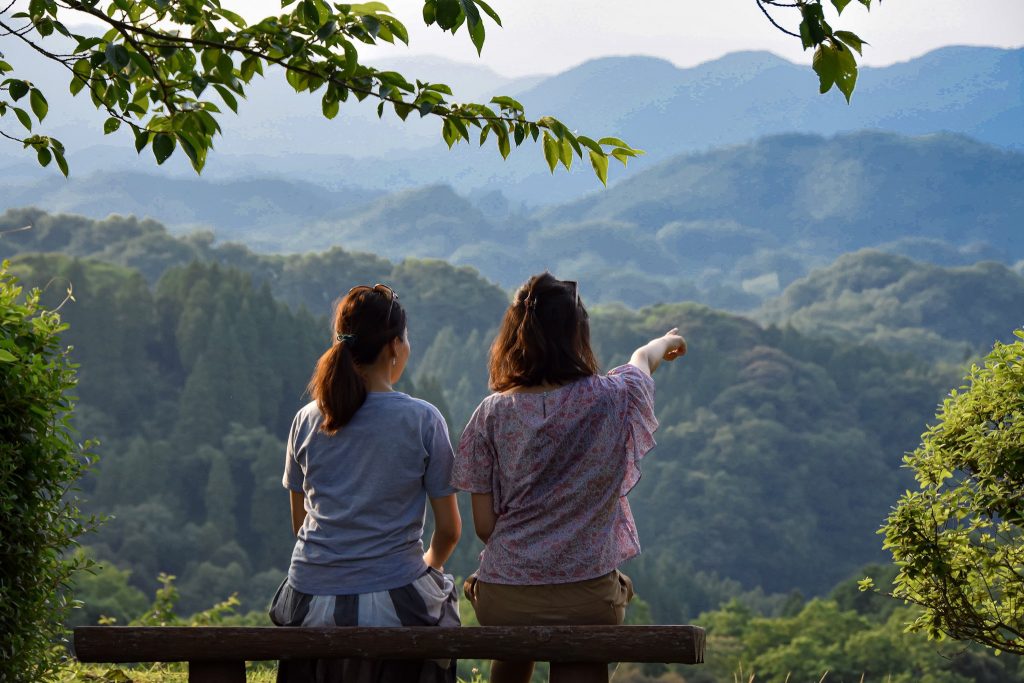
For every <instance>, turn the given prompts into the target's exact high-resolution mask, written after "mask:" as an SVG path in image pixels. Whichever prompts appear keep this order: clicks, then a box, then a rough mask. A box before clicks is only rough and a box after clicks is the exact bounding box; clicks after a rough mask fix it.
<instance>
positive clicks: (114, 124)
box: [103, 116, 121, 135]
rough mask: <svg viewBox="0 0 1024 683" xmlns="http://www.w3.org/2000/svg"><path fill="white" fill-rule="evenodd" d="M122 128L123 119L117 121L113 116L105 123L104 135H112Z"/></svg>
mask: <svg viewBox="0 0 1024 683" xmlns="http://www.w3.org/2000/svg"><path fill="white" fill-rule="evenodd" d="M120 127H121V119H117V118H114V117H113V116H111V117H110V118H109V119H107V120H106V121H104V122H103V134H104V135H110V134H111V133H113V132H114V131H116V130H117V129H118V128H120Z"/></svg>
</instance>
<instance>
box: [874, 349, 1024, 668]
mask: <svg viewBox="0 0 1024 683" xmlns="http://www.w3.org/2000/svg"><path fill="white" fill-rule="evenodd" d="M1015 335H1016V336H1017V337H1018V338H1019V341H1016V342H1014V343H1012V344H1002V343H996V345H995V348H993V350H992V352H991V353H990V354H989V355H988V357H987V358H986V359H985V362H984V365H983V366H980V367H979V366H977V365H974V366H972V368H971V371H970V374H969V375H968V376H967V378H966V385H965V386H962V387H961V388H960V390H959V391H958V390H953V391H952V392H950V395H949V398H947V399H946V400H945V402H944V403H943V405H942V408H941V410H940V411H939V414H938V415H937V417H938V422H937V424H935V425H934V426H933V427H932V428H931V429H929V430H928V431H927V432H926V433H925V434H924V436H923V437H922V439H923V443H922V444H921V446H920V447H919V448H918V449H917V450H915V451H914V452H913V453H910V454H909V455H907V457H906V458H905V463H906V466H907V467H909V468H910V469H912V470H913V471H914V475H915V477H916V479H917V482H918V483H919V484H920V489H919V490H918V491H908V492H907V493H906V494H905V495H904V496H903V497H902V498H901V499H900V501H899V503H898V505H897V506H896V508H895V510H893V512H892V514H891V515H890V516H889V519H888V521H887V523H886V525H885V526H884V528H883V531H884V533H885V547H886V548H887V549H889V550H890V551H891V552H892V555H893V559H894V560H895V561H896V564H897V565H898V566H899V568H900V571H899V574H897V576H896V580H895V583H894V589H893V594H894V596H896V597H898V598H902V599H904V600H907V601H908V602H912V603H915V604H917V605H920V606H921V607H923V608H924V610H923V611H922V612H921V614H920V616H919V617H917V618H916V619H914V621H913V622H912V624H911V626H910V628H911V629H913V630H915V631H924V632H926V633H927V634H928V635H929V637H931V638H941V637H942V636H943V635H944V634H948V635H949V636H952V637H953V638H957V639H961V640H972V641H975V642H978V643H982V644H984V645H987V646H989V647H992V648H995V649H996V650H1002V651H1006V652H1012V653H1014V654H1024V330H1017V331H1016V332H1015ZM870 586H871V582H870V580H867V579H866V580H865V581H864V587H865V588H869V587H870Z"/></svg>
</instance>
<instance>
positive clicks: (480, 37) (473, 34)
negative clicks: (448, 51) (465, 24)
mask: <svg viewBox="0 0 1024 683" xmlns="http://www.w3.org/2000/svg"><path fill="white" fill-rule="evenodd" d="M469 2H470V3H472V0H469ZM469 38H470V40H472V41H473V46H474V47H476V54H477V56H478V57H479V56H480V55H482V54H483V50H484V40H486V38H487V36H486V31H485V30H484V22H482V21H477V22H476V23H475V24H470V25H469Z"/></svg>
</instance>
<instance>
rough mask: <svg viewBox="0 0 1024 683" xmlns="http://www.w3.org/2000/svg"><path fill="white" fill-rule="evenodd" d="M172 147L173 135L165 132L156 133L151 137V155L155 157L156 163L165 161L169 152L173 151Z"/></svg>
mask: <svg viewBox="0 0 1024 683" xmlns="http://www.w3.org/2000/svg"><path fill="white" fill-rule="evenodd" d="M174 147H175V141H174V136H171V135H168V134H167V133H157V134H156V136H155V137H154V138H153V156H154V157H156V163H157V164H162V163H164V162H165V161H167V159H168V158H170V156H171V154H173V153H174Z"/></svg>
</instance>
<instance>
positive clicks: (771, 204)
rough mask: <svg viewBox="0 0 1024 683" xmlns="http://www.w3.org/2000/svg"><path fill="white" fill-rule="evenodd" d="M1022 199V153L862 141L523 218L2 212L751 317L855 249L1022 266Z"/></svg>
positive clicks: (151, 207) (803, 139) (206, 191)
mask: <svg viewBox="0 0 1024 683" xmlns="http://www.w3.org/2000/svg"><path fill="white" fill-rule="evenodd" d="M1021 187H1024V153H1020V152H1013V151H1007V150H1003V149H999V148H995V147H991V146H989V145H985V144H982V143H979V142H976V141H973V140H969V139H966V138H963V137H960V136H955V135H949V134H937V135H929V136H922V137H917V138H910V137H905V136H900V135H895V134H891V133H878V132H861V133H852V134H845V135H838V136H835V137H832V138H822V137H819V136H811V135H794V134H791V135H783V136H774V137H769V138H765V139H762V140H758V141H755V142H753V143H748V144H744V145H736V146H732V147H727V148H722V149H717V150H713V151H710V152H704V153H691V154H684V155H680V156H678V157H676V158H673V159H670V160H668V161H666V162H663V163H662V164H659V165H657V166H655V167H653V168H651V169H648V170H646V171H644V172H642V173H639V174H637V175H636V176H635V177H633V178H630V179H628V180H626V181H624V182H622V183H620V184H618V185H616V186H615V187H613V188H611V189H610V190H608V191H604V192H599V193H594V194H591V195H588V196H586V197H584V198H582V199H579V200H576V201H572V202H569V203H566V204H562V205H559V206H554V207H550V208H547V209H542V210H538V211H534V212H529V211H528V210H525V209H524V208H523V207H522V206H521V205H520V206H517V205H515V204H514V203H510V202H509V201H507V200H506V199H505V198H504V196H503V195H501V194H500V193H493V192H492V193H473V194H471V195H470V196H466V195H465V194H464V193H463V192H460V191H458V190H459V188H453V187H451V186H448V185H436V184H435V185H430V186H426V187H421V188H417V189H412V190H404V191H400V192H396V193H393V194H389V195H380V194H379V193H373V192H366V191H362V190H355V189H342V188H339V189H335V190H322V189H319V188H318V187H317V186H315V185H312V184H310V183H300V182H288V181H278V180H269V179H261V180H257V179H254V180H245V181H242V180H238V181H225V182H213V183H211V182H200V181H196V180H184V179H182V180H162V179H159V178H157V177H155V176H141V175H138V176H137V175H132V174H106V175H103V176H96V177H87V178H85V179H82V180H79V179H74V180H72V181H70V182H68V183H66V184H57V185H55V184H53V183H49V182H41V181H40V182H37V183H34V184H29V185H27V186H23V187H20V188H17V187H2V188H0V205H2V202H11V203H14V204H16V205H17V204H23V203H27V202H34V203H38V205H40V206H46V207H54V208H56V209H60V210H64V211H75V212H78V211H81V212H83V213H86V214H87V215H90V217H94V218H104V217H105V216H106V215H107V211H108V210H107V207H110V206H124V207H128V211H130V212H132V213H135V214H137V215H140V216H150V217H154V218H157V219H159V220H163V221H167V222H168V223H170V224H171V225H173V226H174V228H175V229H176V230H177V231H182V230H184V229H188V228H194V227H196V226H201V225H209V226H210V227H211V228H212V229H213V230H214V234H215V236H216V237H217V239H219V240H220V241H222V242H223V241H230V240H239V241H245V242H246V243H248V244H250V245H252V246H254V247H256V248H258V249H260V250H263V251H276V252H308V251H316V250H324V249H327V248H329V247H331V246H335V245H337V246H341V247H343V248H345V249H347V250H350V251H352V250H355V251H366V252H372V253H377V254H381V255H383V256H385V257H386V258H389V259H392V260H396V261H397V260H401V259H402V258H406V257H417V258H438V259H443V260H446V261H449V262H451V263H455V264H458V265H469V266H473V267H475V268H477V269H479V270H480V272H481V273H483V274H484V275H485V276H486V277H488V278H490V279H492V280H493V281H496V282H498V283H500V284H501V285H503V286H505V287H512V286H515V285H516V284H518V283H519V282H521V281H522V280H523V278H524V277H526V275H527V274H529V273H532V272H537V271H541V270H544V269H549V270H551V271H553V272H556V273H559V274H561V275H562V276H563V277H569V278H573V279H577V280H580V281H582V282H586V283H587V289H586V292H587V297H588V300H589V301H599V302H610V301H621V302H624V303H626V304H629V305H632V306H641V305H645V304H649V303H651V302H652V299H653V301H666V302H667V301H678V300H697V301H701V302H703V303H706V304H709V305H713V306H716V307H720V308H726V309H730V310H752V309H755V308H757V307H758V306H759V305H760V304H761V302H762V301H763V300H764V299H765V298H767V297H772V296H775V295H777V294H778V293H779V292H780V291H782V289H783V288H785V287H786V286H787V285H789V284H790V283H792V282H793V281H795V280H797V279H798V278H801V277H803V276H804V275H806V274H807V273H808V272H810V271H811V270H812V269H814V268H817V267H822V266H825V265H827V264H829V263H831V262H832V261H833V260H834V259H835V258H836V257H837V256H839V255H840V254H842V253H844V252H847V251H854V250H857V249H862V248H866V247H871V248H877V249H881V250H885V251H889V252H893V253H897V254H904V255H906V256H909V257H911V258H914V259H917V260H924V261H933V262H935V263H937V264H941V265H962V264H968V263H974V262H976V261H978V260H982V259H993V260H998V261H1002V262H1003V263H1005V264H1007V265H1008V266H1009V265H1012V264H1014V263H1016V262H1018V261H1024V231H1022V230H1021V219H1020V217H1021V216H1022V215H1024V194H1022V193H1021V192H1020V188H1021ZM19 227H20V226H19ZM9 243H11V244H13V241H9ZM0 247H3V244H2V243H0Z"/></svg>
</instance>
